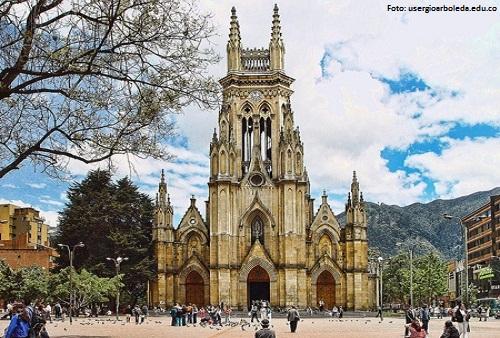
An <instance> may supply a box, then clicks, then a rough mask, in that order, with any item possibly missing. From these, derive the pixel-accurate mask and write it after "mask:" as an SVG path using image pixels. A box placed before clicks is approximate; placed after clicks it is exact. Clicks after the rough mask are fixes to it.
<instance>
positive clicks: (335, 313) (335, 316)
mask: <svg viewBox="0 0 500 338" xmlns="http://www.w3.org/2000/svg"><path fill="white" fill-rule="evenodd" d="M338 315H339V309H338V307H337V305H334V306H333V309H332V317H333V318H337V317H338Z"/></svg>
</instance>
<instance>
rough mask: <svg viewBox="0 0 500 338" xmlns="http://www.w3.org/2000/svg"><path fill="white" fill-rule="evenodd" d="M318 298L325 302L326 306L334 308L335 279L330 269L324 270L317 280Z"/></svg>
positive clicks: (330, 308)
mask: <svg viewBox="0 0 500 338" xmlns="http://www.w3.org/2000/svg"><path fill="white" fill-rule="evenodd" d="M316 297H317V298H316V300H317V302H318V303H319V301H320V300H323V301H324V302H325V308H326V309H328V310H330V311H331V310H332V308H333V306H334V305H336V304H335V279H333V276H332V274H331V273H330V272H328V271H326V270H325V271H323V272H322V273H321V274H320V275H319V276H318V281H317V282H316Z"/></svg>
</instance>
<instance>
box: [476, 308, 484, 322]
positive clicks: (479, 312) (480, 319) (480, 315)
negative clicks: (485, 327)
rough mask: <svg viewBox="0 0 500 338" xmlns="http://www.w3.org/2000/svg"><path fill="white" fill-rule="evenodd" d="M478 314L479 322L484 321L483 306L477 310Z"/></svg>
mask: <svg viewBox="0 0 500 338" xmlns="http://www.w3.org/2000/svg"><path fill="white" fill-rule="evenodd" d="M477 314H478V316H479V321H480V322H481V321H482V320H483V307H482V306H481V305H479V306H478V308H477Z"/></svg>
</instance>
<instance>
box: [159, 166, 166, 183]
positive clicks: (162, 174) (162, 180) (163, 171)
mask: <svg viewBox="0 0 500 338" xmlns="http://www.w3.org/2000/svg"><path fill="white" fill-rule="evenodd" d="M160 183H162V184H163V183H165V170H163V169H162V170H161V178H160Z"/></svg>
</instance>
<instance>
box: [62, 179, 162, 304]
mask: <svg viewBox="0 0 500 338" xmlns="http://www.w3.org/2000/svg"><path fill="white" fill-rule="evenodd" d="M68 199H69V201H68V203H67V205H66V208H65V209H64V210H63V211H62V212H61V217H60V223H59V228H58V230H57V233H56V236H55V243H63V244H68V245H70V246H73V245H75V244H76V243H78V242H80V241H82V242H83V243H84V244H85V247H83V248H77V249H76V250H75V255H74V260H73V264H74V266H75V267H76V268H77V269H80V268H85V269H86V270H88V271H90V272H93V273H95V274H99V275H101V276H106V277H112V276H115V274H116V271H115V266H114V264H113V263H111V262H109V261H107V260H106V258H107V257H111V258H116V257H118V256H121V257H128V258H129V260H128V261H126V262H123V263H122V264H121V267H120V268H121V270H120V271H121V273H122V274H123V283H124V284H125V291H126V292H125V293H124V294H123V296H124V298H125V299H124V301H126V302H131V303H135V302H136V301H137V299H138V298H140V297H141V296H142V295H143V294H144V293H145V292H146V286H147V281H148V280H149V279H150V278H152V277H153V276H154V275H155V264H154V259H153V254H152V253H153V247H152V219H153V204H152V201H151V199H150V198H149V197H148V196H147V195H145V194H142V193H140V192H139V191H138V189H137V187H136V186H135V185H134V184H133V183H132V182H131V181H130V180H129V179H128V178H123V179H120V180H119V181H117V182H116V183H115V182H113V181H112V177H111V174H110V173H109V172H108V171H103V170H95V171H91V172H89V173H88V175H87V177H86V178H85V179H84V180H83V181H82V182H80V183H75V184H73V186H71V188H70V189H69V191H68ZM59 253H60V257H59V259H58V263H59V264H60V266H61V267H65V266H68V265H69V261H68V253H67V250H65V249H61V248H59Z"/></svg>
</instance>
